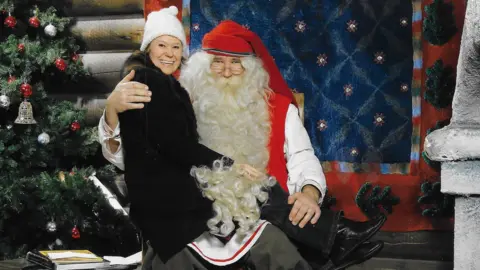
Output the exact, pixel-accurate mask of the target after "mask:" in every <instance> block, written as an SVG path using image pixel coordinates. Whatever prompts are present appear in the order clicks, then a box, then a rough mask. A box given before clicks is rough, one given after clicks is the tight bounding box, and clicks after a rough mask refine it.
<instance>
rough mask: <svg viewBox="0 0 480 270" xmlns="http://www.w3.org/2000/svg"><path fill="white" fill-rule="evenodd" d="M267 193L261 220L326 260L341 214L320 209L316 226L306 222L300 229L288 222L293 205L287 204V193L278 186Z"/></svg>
mask: <svg viewBox="0 0 480 270" xmlns="http://www.w3.org/2000/svg"><path fill="white" fill-rule="evenodd" d="M268 193H269V199H268V201H267V203H266V204H265V205H263V206H262V208H261V218H262V219H264V220H267V221H269V222H270V223H272V224H273V225H275V226H276V227H278V228H279V229H280V230H282V231H283V232H284V233H285V234H286V235H287V236H288V237H289V238H291V239H292V240H293V241H295V242H299V243H301V244H302V245H303V246H307V247H310V248H313V249H316V250H318V251H320V252H321V253H322V255H323V256H325V257H326V258H328V256H329V254H330V251H331V249H332V246H333V242H334V240H335V235H336V234H337V224H338V221H339V218H340V215H341V212H333V211H331V210H328V209H322V212H321V215H320V218H319V219H318V221H317V223H316V224H314V225H312V224H311V223H310V222H308V223H307V225H305V227H303V228H300V227H299V226H298V224H297V225H293V224H292V222H291V221H290V220H289V215H290V211H291V210H292V207H293V204H292V205H290V204H288V196H289V195H288V193H286V192H285V191H284V190H283V189H282V188H281V187H280V185H278V184H276V185H275V186H273V187H271V188H270V189H269V190H268Z"/></svg>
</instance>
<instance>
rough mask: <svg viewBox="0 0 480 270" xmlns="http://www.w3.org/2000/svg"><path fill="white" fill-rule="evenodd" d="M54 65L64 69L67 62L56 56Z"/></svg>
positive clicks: (61, 69)
mask: <svg viewBox="0 0 480 270" xmlns="http://www.w3.org/2000/svg"><path fill="white" fill-rule="evenodd" d="M55 66H56V67H57V68H58V69H59V70H60V71H65V69H66V68H67V63H65V60H63V59H62V58H58V59H57V60H55Z"/></svg>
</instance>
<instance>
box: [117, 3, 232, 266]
mask: <svg viewBox="0 0 480 270" xmlns="http://www.w3.org/2000/svg"><path fill="white" fill-rule="evenodd" d="M177 12H178V10H177V9H176V8H175V7H170V8H168V9H162V10H160V11H158V12H152V13H150V15H149V16H148V19H147V23H146V25H145V33H144V38H143V42H142V46H141V48H140V50H141V52H138V53H134V54H133V55H132V56H131V57H130V58H129V59H127V61H126V63H125V66H124V69H123V70H124V72H128V71H131V70H134V71H135V77H134V80H135V81H137V82H141V83H144V84H146V85H148V86H149V89H151V91H152V99H151V102H150V103H148V104H145V107H144V108H143V109H140V110H129V111H125V112H123V113H121V114H120V115H119V120H120V123H121V125H122V132H121V138H122V143H123V147H124V151H125V181H126V183H127V188H128V192H129V196H130V200H131V210H130V211H131V212H130V215H131V217H132V220H133V221H134V222H136V223H137V225H138V226H139V228H140V229H141V231H142V233H143V235H144V236H145V237H146V239H148V240H149V241H150V243H151V245H152V247H153V249H154V250H155V253H157V254H158V255H159V257H160V258H161V260H162V261H164V262H166V261H168V259H169V258H170V257H172V256H173V255H174V254H176V253H178V252H179V251H181V250H182V249H183V248H184V247H185V246H186V245H187V244H188V243H190V242H191V241H192V240H194V239H195V238H196V237H198V236H199V235H201V234H202V233H203V232H205V231H206V230H207V225H206V224H207V220H208V219H209V218H211V217H212V202H211V201H210V200H208V199H206V198H204V197H203V196H202V194H201V192H200V191H199V189H198V188H197V185H196V183H195V180H194V179H193V178H191V176H190V174H189V173H190V168H191V167H192V166H195V165H196V166H200V165H209V166H211V165H212V164H213V162H214V161H215V160H219V159H222V158H224V157H223V156H222V155H221V154H218V153H216V152H214V151H212V150H210V149H208V148H206V147H205V146H203V145H201V144H199V143H198V134H197V131H196V121H195V115H194V113H193V109H192V105H191V103H190V99H189V96H188V94H187V92H186V91H185V90H184V89H183V88H182V87H181V86H180V84H179V83H178V82H177V81H176V80H175V79H174V78H173V76H172V74H173V73H174V72H175V71H177V70H178V68H179V66H180V64H181V62H182V56H183V47H184V44H185V34H184V32H183V28H181V24H180V23H179V22H178V20H177V18H176V17H175V15H176V14H177ZM160 26H164V27H160ZM179 27H180V28H179ZM224 160H225V161H226V163H228V164H233V161H232V160H230V159H228V158H224Z"/></svg>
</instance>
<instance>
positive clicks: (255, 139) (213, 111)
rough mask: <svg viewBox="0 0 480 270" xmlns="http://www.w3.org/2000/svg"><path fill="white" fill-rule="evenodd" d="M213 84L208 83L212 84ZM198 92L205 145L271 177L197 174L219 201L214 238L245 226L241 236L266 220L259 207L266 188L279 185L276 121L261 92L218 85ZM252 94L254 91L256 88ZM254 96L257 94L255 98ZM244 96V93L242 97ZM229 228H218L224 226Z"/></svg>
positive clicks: (212, 222)
mask: <svg viewBox="0 0 480 270" xmlns="http://www.w3.org/2000/svg"><path fill="white" fill-rule="evenodd" d="M207 85H208V84H207ZM207 85H204V86H203V89H202V91H199V89H196V90H195V93H196V94H197V96H196V97H194V102H193V108H194V110H195V115H196V117H197V129H198V133H199V135H200V138H201V139H200V142H201V143H202V144H204V145H205V146H207V147H209V148H210V149H212V150H215V151H216V152H218V153H220V154H222V155H224V156H227V157H230V158H232V159H233V160H234V161H235V164H248V165H250V166H253V167H254V168H256V169H257V170H258V171H260V172H262V173H264V174H265V177H264V178H262V179H261V180H259V181H252V180H249V179H247V178H245V177H244V176H242V175H239V173H238V172H237V171H235V170H227V171H225V170H222V169H221V165H220V166H219V167H218V168H219V169H214V170H213V171H210V170H206V169H205V168H203V170H201V171H199V170H198V169H194V170H193V175H194V176H196V178H197V180H198V181H199V183H200V188H201V189H202V190H203V192H204V195H205V196H206V197H208V198H209V199H211V200H213V201H214V205H213V207H214V211H215V213H216V216H215V217H213V218H212V219H211V220H209V222H208V224H207V225H208V227H209V228H210V230H211V232H212V233H214V234H220V235H223V236H225V235H228V234H229V233H230V232H231V231H232V230H233V229H234V228H235V227H234V224H233V220H235V221H237V222H238V223H239V228H238V230H237V232H239V233H240V234H244V233H246V232H248V231H249V230H250V229H252V228H253V226H254V225H255V224H256V222H257V221H258V220H259V218H260V207H259V205H258V201H259V202H262V203H263V202H266V201H267V199H268V193H266V192H264V191H263V190H262V188H264V187H269V186H272V185H273V184H274V183H275V182H276V181H275V180H274V179H273V178H270V177H267V174H266V173H267V164H268V160H269V151H268V142H269V134H270V121H269V109H268V104H267V102H266V101H265V100H264V97H263V96H262V95H261V94H258V91H252V90H249V89H248V87H240V88H238V89H237V90H235V89H233V91H232V88H230V87H229V89H228V90H229V91H225V90H224V89H222V90H221V89H218V88H216V87H215V86H214V85H213V84H209V85H208V86H207ZM250 89H251V88H250ZM252 92H253V93H252ZM242 93H243V94H242ZM220 221H221V222H222V223H223V224H222V225H221V226H220V228H218V224H219V222H220Z"/></svg>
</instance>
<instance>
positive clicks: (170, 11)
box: [164, 6, 178, 16]
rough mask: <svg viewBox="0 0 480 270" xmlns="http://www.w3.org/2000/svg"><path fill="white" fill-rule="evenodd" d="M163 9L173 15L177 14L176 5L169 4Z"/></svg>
mask: <svg viewBox="0 0 480 270" xmlns="http://www.w3.org/2000/svg"><path fill="white" fill-rule="evenodd" d="M164 10H165V12H168V13H170V14H172V15H173V16H177V14H178V8H177V7H176V6H169V7H168V8H164Z"/></svg>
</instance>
